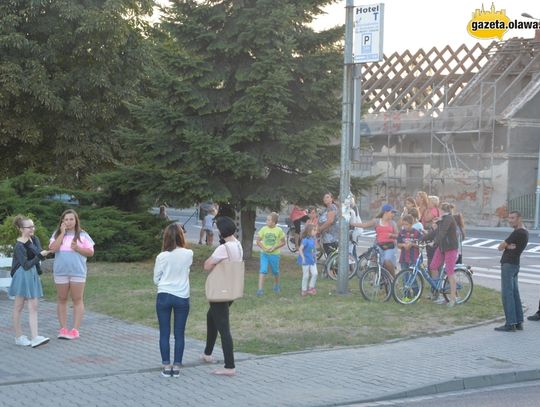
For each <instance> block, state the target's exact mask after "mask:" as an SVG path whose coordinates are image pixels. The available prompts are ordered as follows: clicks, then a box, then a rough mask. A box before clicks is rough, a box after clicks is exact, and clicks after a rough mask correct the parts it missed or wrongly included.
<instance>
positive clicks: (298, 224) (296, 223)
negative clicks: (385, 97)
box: [293, 215, 309, 235]
mask: <svg viewBox="0 0 540 407" xmlns="http://www.w3.org/2000/svg"><path fill="white" fill-rule="evenodd" d="M308 220H309V216H307V215H304V216H302V217H301V218H298V219H296V220H295V221H293V225H294V233H296V234H297V235H299V234H300V231H301V230H302V223H306V222H307V221H308Z"/></svg>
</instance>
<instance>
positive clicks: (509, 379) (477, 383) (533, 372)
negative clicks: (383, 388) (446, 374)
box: [334, 369, 540, 406]
mask: <svg viewBox="0 0 540 407" xmlns="http://www.w3.org/2000/svg"><path fill="white" fill-rule="evenodd" d="M534 380H540V369H530V370H521V371H519V370H515V371H511V372H505V373H495V374H488V375H479V376H469V377H464V378H456V379H452V380H447V381H444V382H439V383H433V384H429V385H427V386H422V387H418V388H416V389H411V390H405V391H402V392H398V393H393V394H389V395H386V396H381V397H374V398H370V399H364V400H357V401H351V402H346V403H342V404H334V405H335V406H346V405H351V404H356V403H369V402H377V401H390V400H396V399H404V398H410V397H420V396H429V395H433V394H441V393H449V392H453V391H461V390H472V389H480V388H485V387H493V386H500V385H504V384H514V383H522V382H528V381H534Z"/></svg>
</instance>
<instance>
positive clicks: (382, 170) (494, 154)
mask: <svg viewBox="0 0 540 407" xmlns="http://www.w3.org/2000/svg"><path fill="white" fill-rule="evenodd" d="M539 45H540V44H539V43H538V42H536V43H535V42H534V41H533V40H530V39H525V40H524V39H519V38H513V39H510V40H508V41H504V42H495V41H494V42H491V43H490V44H488V45H486V46H482V45H481V44H476V45H474V46H473V47H471V48H469V47H467V46H466V45H461V46H460V47H458V48H457V49H456V50H452V49H451V48H450V47H449V46H446V47H444V48H443V49H442V50H437V49H436V48H432V49H431V50H429V51H428V52H425V51H424V50H419V51H417V52H416V53H414V54H413V53H411V52H410V51H405V52H404V53H402V54H398V53H394V54H392V55H391V56H389V57H387V58H385V59H384V60H383V61H381V62H376V63H372V64H366V65H364V66H363V68H362V69H363V73H362V77H363V84H362V90H363V94H362V100H363V103H364V104H365V105H367V107H368V113H367V114H365V115H364V117H363V118H362V120H363V121H365V123H366V124H367V126H368V127H369V143H370V148H371V151H370V152H369V154H366V153H365V152H364V153H363V154H362V155H361V156H360V159H361V160H363V163H364V165H354V164H353V166H352V169H353V175H360V176H364V175H378V174H381V176H380V178H379V181H378V185H377V186H376V187H375V188H374V192H373V194H372V195H373V196H372V197H371V198H370V199H371V202H372V207H373V208H375V207H376V206H377V205H379V204H380V202H381V201H389V202H393V203H396V204H398V203H399V202H402V200H403V198H404V196H405V195H410V194H412V193H414V192H415V191H416V190H420V189H422V190H425V191H426V192H428V193H429V194H435V195H440V196H443V197H445V196H447V197H449V198H450V199H452V198H454V199H457V200H459V199H460V198H463V197H465V198H467V197H468V195H467V190H470V191H472V192H471V194H470V197H472V196H473V195H474V197H475V201H476V204H477V205H476V208H475V211H477V212H479V213H481V214H493V213H495V212H496V210H497V209H498V208H497V205H498V204H497V199H492V198H493V197H492V195H493V194H494V191H496V190H497V191H498V189H500V188H498V185H497V182H498V181H496V178H497V179H498V178H500V175H501V174H500V173H497V172H496V171H502V170H501V168H502V167H503V166H504V165H505V164H504V163H505V162H506V161H507V160H508V158H509V154H508V142H509V137H510V130H509V128H510V127H516V126H520V125H523V126H528V127H536V126H537V127H540V120H539V121H534V120H533V121H532V122H534V123H532V122H531V120H529V121H528V122H527V123H521V124H520V122H519V120H516V119H514V118H513V114H514V113H515V112H516V111H517V110H519V109H520V108H522V107H523V106H524V105H525V104H526V103H527V102H528V101H530V100H531V99H532V98H533V97H534V96H535V95H536V94H537V93H538V92H539V91H540V46H539ZM534 150H535V151H536V148H534ZM366 157H368V158H366ZM514 158H516V157H514ZM517 158H519V157H517ZM367 161H369V162H370V163H372V165H370V166H367V165H365V162H367ZM456 185H458V186H462V187H463V189H464V191H463V193H461V192H459V190H458V189H459V188H458V189H456ZM473 192H474V193H473ZM462 195H463V196H462ZM508 198H509V197H508V196H506V197H505V200H506V201H507V200H508ZM499 200H500V199H499Z"/></svg>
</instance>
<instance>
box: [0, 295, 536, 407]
mask: <svg viewBox="0 0 540 407" xmlns="http://www.w3.org/2000/svg"><path fill="white" fill-rule="evenodd" d="M11 307H12V302H11V301H9V300H7V299H6V297H5V295H3V294H2V295H0V343H2V347H1V350H0V404H1V405H2V406H32V407H35V406H51V407H52V406H55V407H56V406H58V407H60V406H75V405H81V406H91V405H93V406H120V405H121V406H125V405H129V404H133V405H136V406H155V405H166V404H171V405H178V404H182V405H186V406H230V405H236V406H329V405H334V406H335V405H343V404H347V403H353V402H362V401H367V400H375V399H385V398H392V395H396V394H402V395H404V394H407V395H421V394H430V393H437V392H443V391H448V390H457V389H463V388H472V387H481V386H486V385H492V384H499V383H512V382H517V381H523V380H533V379H539V378H540V348H539V347H538V337H539V335H540V323H532V322H531V323H525V330H524V331H523V332H516V333H498V332H494V331H493V327H494V326H496V324H489V325H485V326H480V327H475V328H470V329H464V330H460V331H456V332H454V333H448V334H436V335H433V336H430V337H424V338H417V339H410V340H402V341H397V342H392V343H385V344H381V345H375V346H368V347H359V348H344V349H331V350H318V351H306V352H300V353H291V354H284V355H278V356H262V357H261V356H251V355H246V354H240V353H237V354H236V359H237V371H238V374H237V376H236V377H232V378H229V377H216V376H213V375H211V374H210V372H211V371H212V370H213V369H214V368H215V366H208V365H203V364H201V363H200V362H199V360H198V357H199V355H200V353H201V352H202V349H203V343H202V342H201V341H196V340H192V339H188V340H187V341H186V351H185V355H184V364H185V367H184V368H183V369H182V370H181V376H180V378H179V379H175V378H162V377H160V375H159V362H160V357H159V350H158V331H157V330H156V329H153V328H148V327H144V326H141V325H137V324H129V323H126V322H123V321H119V320H116V319H114V318H111V317H107V316H104V315H100V314H96V313H93V312H87V313H86V315H85V320H84V323H83V327H82V329H81V338H80V339H79V340H75V341H61V340H58V339H56V338H54V334H55V332H56V324H57V323H56V312H55V304H53V303H49V302H40V314H39V316H40V333H41V334H44V335H50V336H51V342H50V343H49V344H47V345H44V346H42V347H40V348H37V349H31V348H22V347H17V346H15V345H14V342H13V337H14V334H13V332H12V329H11ZM25 315H27V313H26V312H25ZM23 324H24V325H23V327H25V328H26V327H27V321H26V320H25V321H24V322H23ZM25 330H26V331H27V329H25ZM233 337H234V327H233ZM216 350H218V349H216ZM216 356H218V357H219V358H221V354H220V353H219V352H218V353H217V355H216ZM173 403H174V404H173Z"/></svg>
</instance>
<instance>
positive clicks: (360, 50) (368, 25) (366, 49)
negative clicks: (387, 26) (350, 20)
mask: <svg viewBox="0 0 540 407" xmlns="http://www.w3.org/2000/svg"><path fill="white" fill-rule="evenodd" d="M383 22H384V3H378V4H371V5H355V6H354V37H353V62H354V63H355V64H360V63H364V62H375V61H381V60H382V59H383V57H384V55H383V27H384V25H383Z"/></svg>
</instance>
